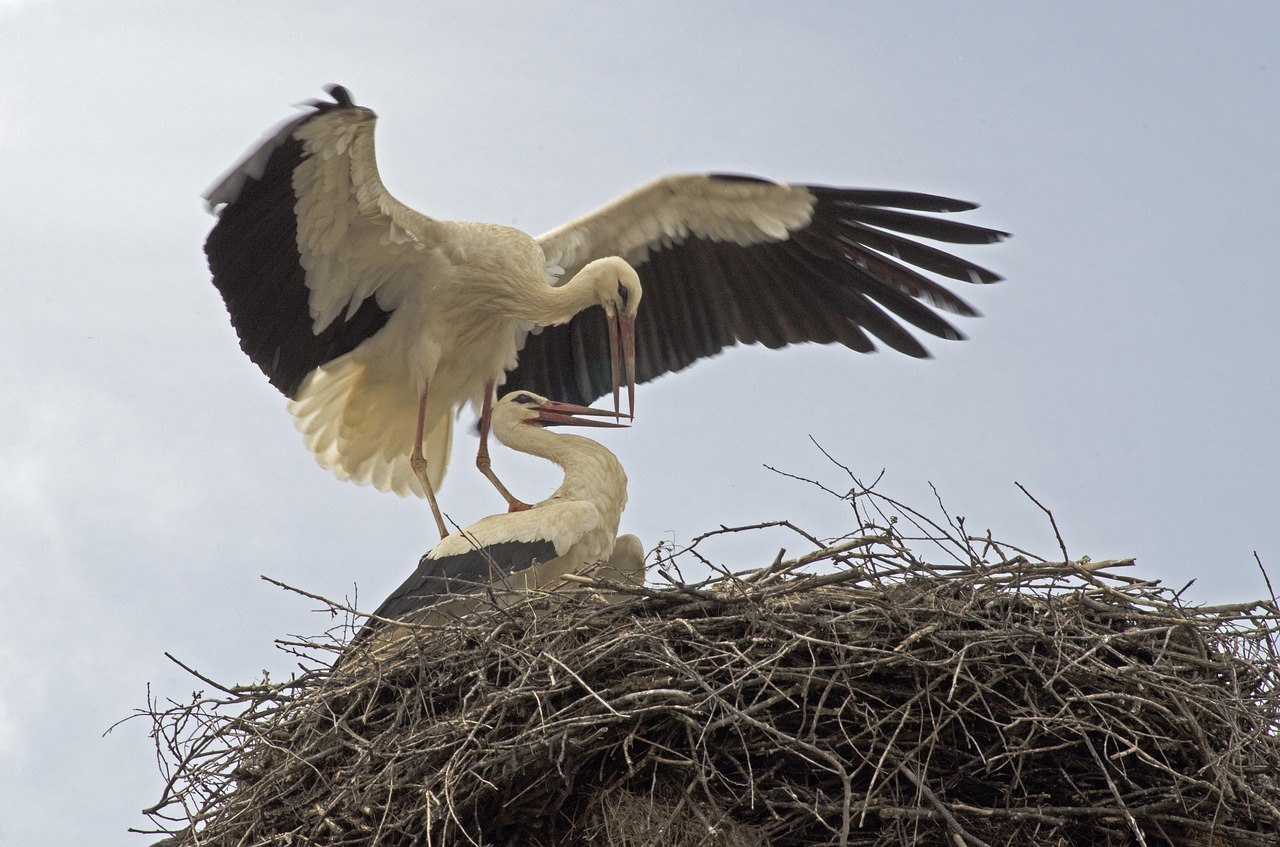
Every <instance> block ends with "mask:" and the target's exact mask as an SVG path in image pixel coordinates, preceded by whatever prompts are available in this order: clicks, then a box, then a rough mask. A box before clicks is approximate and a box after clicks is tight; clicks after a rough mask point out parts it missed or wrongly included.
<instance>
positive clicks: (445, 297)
mask: <svg viewBox="0 0 1280 847" xmlns="http://www.w3.org/2000/svg"><path fill="white" fill-rule="evenodd" d="M327 90H328V91H329V93H330V94H331V95H332V96H333V97H334V100H333V101H332V102H330V101H313V102H312V103H310V104H308V105H309V108H308V111H307V112H306V113H305V114H303V115H302V116H300V117H298V118H295V119H293V120H291V121H289V122H288V123H286V124H284V125H282V126H281V127H279V128H278V129H277V130H276V131H275V132H274V133H273V134H272V135H270V136H269V137H268V138H267V139H265V140H264V141H263V143H262V144H261V145H260V146H259V147H258V148H257V149H256V150H254V151H253V152H252V153H251V154H250V155H249V156H248V157H247V158H245V159H244V160H243V161H242V162H241V163H240V164H238V165H237V166H236V167H235V168H233V169H232V170H231V171H230V172H229V173H228V174H227V175H226V177H224V178H223V180H221V181H220V182H219V183H218V184H217V185H216V186H215V187H214V188H213V189H211V190H210V191H209V193H208V194H207V195H206V199H207V200H208V202H209V205H210V207H211V208H213V209H215V210H217V212H218V222H217V224H216V225H215V226H214V228H213V231H212V232H211V233H210V234H209V238H208V240H207V242H206V244H205V251H206V253H207V255H208V257H209V266H210V269H211V270H212V272H213V280H214V284H215V285H216V286H217V287H218V289H219V291H220V292H221V293H222V296H223V299H224V301H225V302H226V305H227V310H228V312H229V313H230V315H231V321H232V324H233V325H234V326H235V329H236V332H237V334H238V335H239V338H240V344H241V347H242V348H243V349H244V351H245V352H246V353H247V354H248V355H249V357H250V358H251V359H252V360H253V361H254V363H256V364H257V365H258V366H259V367H260V368H261V369H262V370H263V372H264V373H265V374H266V375H267V378H268V379H269V380H270V381H271V383H272V384H273V385H275V386H276V387H277V388H279V389H280V390H281V391H282V392H283V393H284V394H285V395H286V396H287V397H288V398H289V410H290V411H291V412H292V413H293V415H294V416H295V419H296V424H297V426H298V428H299V429H300V430H301V431H302V433H303V434H304V436H305V438H306V443H307V446H308V447H309V448H310V449H311V450H312V451H313V452H314V453H315V455H316V458H317V459H318V460H319V462H320V464H321V465H323V466H325V467H327V468H329V469H330V470H332V471H333V472H334V473H335V474H336V475H337V476H339V477H341V478H345V479H352V480H354V481H356V482H360V483H368V484H372V485H374V486H375V487H377V488H378V489H380V490H384V491H385V490H392V491H395V492H396V493H398V494H401V495H405V494H410V493H412V494H417V495H419V496H426V497H427V498H428V499H429V500H430V502H431V506H432V511H433V514H434V515H435V518H436V523H437V526H438V528H439V529H440V533H441V536H442V537H443V536H444V535H445V534H446V529H445V526H444V521H443V518H442V517H441V515H440V512H439V508H438V506H437V505H436V501H435V496H434V488H435V487H437V486H438V485H439V484H440V481H441V478H442V476H443V473H444V467H445V462H446V461H447V459H448V454H449V445H450V441H451V437H452V422H453V412H454V411H455V410H456V409H457V408H459V407H460V406H462V405H463V404H465V403H468V402H470V403H472V404H473V405H474V406H476V407H477V408H479V409H480V412H481V423H480V432H481V441H480V451H479V453H478V455H477V458H476V463H477V465H478V466H479V467H480V468H481V470H482V471H484V473H485V475H486V476H488V477H489V479H490V480H491V481H493V483H494V485H495V486H497V487H498V489H499V491H501V492H502V493H503V495H504V496H505V497H506V498H507V500H508V503H509V504H510V505H511V508H513V509H517V508H522V507H523V506H524V504H522V503H520V502H519V501H518V500H516V499H515V498H514V497H512V496H511V495H510V493H509V492H507V490H506V489H505V488H504V487H503V486H502V484H501V483H500V482H499V481H498V479H497V477H496V476H495V475H494V474H493V472H492V470H491V468H490V466H489V457H488V450H487V434H488V420H489V414H488V411H489V409H490V407H491V402H492V397H493V394H494V388H495V386H498V385H504V384H505V385H506V386H507V387H508V388H520V389H527V390H531V391H535V392H537V393H539V394H543V395H547V396H551V397H557V398H560V399H562V400H565V401H568V402H573V403H578V404H586V403H589V402H591V401H592V400H594V399H595V398H597V397H600V396H602V395H605V394H608V393H609V392H610V391H611V390H612V392H613V396H614V404H615V410H616V409H617V407H618V396H619V386H620V383H621V381H622V379H623V376H622V374H621V371H622V370H623V369H625V370H626V377H625V378H626V381H627V382H628V388H629V391H628V394H629V397H628V402H629V403H630V404H631V405H630V410H631V412H634V395H633V391H634V383H635V382H645V381H648V380H650V379H654V378H655V377H658V376H660V375H662V374H664V373H667V372H669V371H676V370H680V369H682V368H684V367H686V366H688V365H689V364H691V363H692V362H694V361H696V360H697V359H699V358H703V357H707V356H711V355H714V354H715V353H717V352H719V351H720V350H722V349H723V348H725V347H726V346H730V345H733V344H736V343H739V342H742V343H747V344H753V343H762V344H765V345H766V346H769V347H783V346H786V345H788V344H795V343H800V342H805V341H813V342H818V343H824V344H825V343H833V342H839V343H841V344H843V345H845V346H846V347H849V348H852V349H854V350H858V351H863V352H867V351H871V350H873V349H874V343H873V341H872V337H874V338H876V339H879V340H880V341H881V342H882V343H884V344H887V345H888V346H890V347H893V348H894V349H896V350H900V351H902V352H904V353H906V354H908V355H911V356H917V357H923V356H927V355H928V354H927V352H926V351H925V348H924V347H923V346H921V344H920V343H919V342H918V341H917V340H916V339H915V338H914V337H913V336H912V335H911V333H910V332H908V331H907V329H906V328H904V326H903V324H902V323H900V321H902V322H905V323H907V324H910V325H913V326H915V327H917V328H919V329H922V330H924V331H925V332H928V333H930V334H933V335H936V336H940V337H942V338H951V339H958V338H961V337H962V335H961V334H960V332H959V331H957V330H956V329H955V328H954V327H952V326H951V325H950V324H949V323H947V321H945V320H944V319H943V318H942V317H941V316H939V314H938V313H937V312H935V311H934V309H933V308H930V307H931V306H932V307H936V308H938V309H942V310H946V311H950V312H953V313H956V314H960V315H975V314H976V312H975V311H974V310H973V309H972V308H971V307H970V306H968V304H966V303H965V302H964V301H963V300H962V299H960V298H959V297H957V296H956V295H955V294H953V293H952V292H951V291H949V290H948V289H947V288H946V287H944V286H943V285H941V284H939V283H938V282H937V281H936V280H934V279H933V278H931V277H929V276H926V275H925V274H924V273H921V272H920V271H917V270H914V269H913V268H912V267H910V266H912V265H914V266H915V267H916V268H920V269H921V270H923V271H927V272H930V273H933V274H937V275H940V276H943V277H949V278H952V279H959V280H964V281H968V282H994V281H996V280H998V279H999V278H1000V277H998V276H997V275H996V274H994V273H992V272H991V271H988V270H986V269H984V268H981V267H978V266H977V265H975V264H973V263H971V262H969V261H967V260H965V259H961V258H958V257H956V256H952V255H950V254H948V253H945V252H943V251H941V250H939V249H937V248H935V247H931V246H928V245H925V244H922V243H919V242H917V241H915V240H913V239H911V238H908V237H906V236H920V237H924V238H928V239H931V240H936V241H950V242H959V243H970V244H979V243H990V242H995V241H999V240H1001V239H1002V238H1003V237H1004V236H1005V233H1002V232H999V231H997V230H992V229H987V228H984V227H979V226H974V225H972V224H965V223H960V222H956V221H950V220H945V219H941V218H937V217H931V216H928V215H921V214H917V212H939V213H942V212H957V211H964V210H968V209H972V208H974V204H972V203H966V202H963V201H959V200H951V199H948V198H945V197H936V196H933V195H928V194H918V193H914V192H906V191H881V190H874V189H846V188H828V187H821V186H806V185H787V184H783V183H774V182H769V181H766V180H762V179H757V178H754V177H744V176H727V175H712V174H687V175H682V176H668V177H663V178H661V179H658V180H656V181H655V182H652V183H650V184H648V185H646V186H643V187H641V188H639V189H637V190H635V191H633V192H631V193H630V194H627V195H625V196H623V197H621V198H619V199H618V200H615V201H614V202H612V203H610V204H608V205H606V206H604V207H602V208H600V209H598V210H597V211H595V212H593V213H591V214H589V215H587V216H585V217H583V218H579V219H578V220H576V221H573V222H571V223H568V224H566V225H564V226H562V227H559V228H557V229H555V230H552V231H551V232H549V233H547V234H546V235H543V236H541V237H540V238H537V239H534V238H531V237H530V236H528V235H526V234H525V233H523V232H520V231H519V230H516V229H512V228H510V227H504V226H497V225H494V224H484V223H469V222H456V221H443V220H437V219H435V218H430V217H427V216H426V215H423V214H421V213H419V212H416V211H414V210H413V209H410V208H409V207H407V206H405V205H403V204H402V203H400V202H399V201H397V200H396V199H395V198H394V197H392V196H391V195H390V194H389V193H388V192H387V190H386V188H385V187H383V184H382V180H381V178H380V177H379V175H378V170H377V165H376V161H375V157H374V146H373V130H374V123H375V120H376V118H375V115H374V113H373V112H372V111H370V110H369V109H366V108H363V107H360V106H356V105H355V104H354V103H353V101H352V99H351V96H350V94H349V93H348V92H347V90H346V89H344V88H342V87H341V86H330V87H329V88H328V89H327ZM904 210H906V211H904ZM642 285H643V288H642ZM642 290H643V293H644V299H645V306H644V308H643V309H639V306H640V297H641V293H642ZM596 305H599V306H601V307H603V312H604V316H605V319H604V320H602V319H601V317H600V316H599V313H598V312H596V310H595V309H593V308H591V307H593V306H596Z"/></svg>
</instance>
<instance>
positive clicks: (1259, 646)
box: [148, 513, 1280, 847]
mask: <svg viewBox="0 0 1280 847" xmlns="http://www.w3.org/2000/svg"><path fill="white" fill-rule="evenodd" d="M912 514H913V515H914V513H912ZM915 517H916V518H918V517H919V516H918V515H917V516H915ZM912 524H913V525H914V526H915V527H916V528H917V529H922V530H927V531H925V532H913V534H911V537H908V536H907V535H904V533H903V532H902V531H901V527H902V526H903V524H902V523H900V522H898V521H897V520H896V518H895V519H891V520H864V521H861V522H860V528H859V531H858V532H857V533H855V534H853V535H851V536H848V537H845V538H843V539H837V540H825V541H820V540H819V539H810V540H809V542H806V543H810V542H811V543H812V545H813V547H814V550H813V552H811V553H808V554H805V555H803V556H800V557H799V558H794V559H791V560H785V559H783V557H782V554H779V556H778V558H777V559H775V560H774V562H773V564H772V565H770V566H768V567H765V568H762V569H759V570H755V571H748V572H742V573H736V574H734V573H729V572H721V573H720V574H719V576H717V578H715V579H713V580H710V581H707V582H703V583H699V584H697V585H687V584H683V583H682V582H680V581H679V580H674V579H673V580H672V581H671V584H669V585H667V586H665V587H659V588H643V589H635V588H631V589H627V588H623V587H622V586H616V585H615V586H605V587H606V588H608V589H609V590H611V591H614V592H629V595H628V596H629V598H630V599H627V600H625V601H623V602H613V603H609V602H605V601H604V600H602V599H600V598H598V597H596V596H593V593H592V592H591V591H590V590H589V588H590V587H589V586H584V592H583V593H582V594H581V595H579V596H574V597H573V598H571V599H568V600H563V599H562V598H556V599H554V600H553V599H552V598H545V597H533V598H530V599H529V601H528V602H524V603H521V604H518V605H516V606H514V607H508V608H504V609H499V608H496V607H495V608H493V609H492V610H485V611H481V612H480V613H478V614H475V615H471V616H468V617H467V618H466V619H464V620H459V621H457V622H456V623H455V624H452V625H449V626H446V627H443V628H439V629H423V630H420V631H417V632H416V633H414V634H413V636H412V637H411V638H410V639H409V641H408V642H407V643H406V645H405V647H404V649H403V650H401V651H399V652H397V653H395V654H393V655H391V656H385V657H375V656H370V655H361V654H359V653H348V654H346V655H345V657H344V658H343V659H342V661H340V662H338V663H337V666H336V668H333V667H331V666H332V665H333V664H334V659H335V658H336V657H337V656H340V655H342V645H343V643H344V642H345V641H346V640H347V639H346V638H345V637H343V635H342V634H341V633H339V634H336V635H330V636H326V637H324V638H319V639H316V640H315V641H310V642H294V643H290V644H288V645H287V647H288V649H290V650H293V651H294V652H296V653H298V654H299V655H300V656H301V657H302V658H303V662H302V666H301V667H302V669H301V672H300V673H298V674H297V675H295V677H294V678H292V679H290V680H288V681H287V682H273V683H266V682H263V683H260V684H253V685H245V686H223V685H218V684H216V683H213V682H212V681H211V680H206V682H207V683H208V684H209V685H210V687H211V693H208V694H203V695H200V696H197V698H196V699H195V700H194V701H192V702H188V703H172V702H171V703H167V704H161V703H156V704H153V705H152V707H151V708H150V709H149V710H148V714H149V716H150V718H151V719H152V720H153V721H154V733H155V737H156V740H157V745H158V748H159V750H160V753H161V759H162V762H163V765H164V768H165V771H166V776H167V782H168V784H167V787H166V789H165V792H164V796H163V797H162V799H161V801H160V802H159V803H158V804H157V805H156V806H155V807H153V808H152V809H150V810H148V814H150V815H151V816H152V819H153V820H154V821H156V822H157V824H158V829H157V830H156V832H159V833H164V834H167V835H169V836H170V837H169V838H168V839H166V842H165V843H169V844H184V845H218V847H223V845H225V847H231V845H237V847H247V846H248V845H292V846H293V847H303V846H304V845H306V846H307V847H310V845H316V847H319V845H326V847H338V845H360V847H372V845H387V847H391V845H395V846H396V847H399V845H442V847H443V846H444V845H624V846H626V845H656V844H665V845H678V846H679V847H685V845H733V846H734V847H738V846H739V845H743V846H749V847H755V845H761V847H763V845H811V844H813V845H816V844H838V845H859V846H861V845H886V847H888V846H889V845H892V847H900V846H901V845H950V847H964V846H965V845H970V847H980V845H990V847H997V845H1054V846H1055V847H1064V845H1091V847H1092V845H1114V847H1119V845H1149V847H1156V845H1166V846H1167V847H1183V845H1197V847H1202V846H1203V847H1207V846H1208V845H1218V844H1221V845H1231V847H1255V845H1256V846H1257V847H1263V845H1268V846H1269V845H1276V844H1277V843H1278V841H1280V839H1278V837H1277V833H1278V832H1280V743H1278V741H1277V729H1280V726H1278V722H1280V708H1278V707H1280V686H1278V685H1277V683H1278V682H1280V661H1278V659H1277V651H1276V631H1277V627H1278V626H1280V616H1278V615H1277V609H1276V605H1275V603H1274V601H1268V602H1261V603H1256V604H1241V605H1236V606H1220V607H1204V606H1199V607H1195V606H1188V605H1185V604H1184V603H1183V602H1182V600H1181V599H1180V598H1179V596H1178V595H1177V594H1176V593H1175V592H1173V591H1171V590H1169V589H1166V588H1162V587H1160V586H1159V585H1157V584H1154V583H1151V582H1146V581H1142V580H1139V579H1135V578H1133V577H1131V576H1126V575H1124V574H1126V573H1128V571H1125V570H1123V569H1122V568H1121V566H1122V565H1125V564H1128V563H1125V562H1089V561H1087V560H1084V561H1080V560H1076V561H1071V560H1069V559H1068V557H1067V556H1066V555H1065V550H1064V551H1063V553H1064V555H1063V557H1062V559H1063V560H1062V561H1057V562H1051V561H1044V560H1039V559H1036V558H1035V557H1032V556H1030V555H1025V554H1021V553H1018V552H1017V551H1014V550H1011V549H1010V548H1008V547H1004V546H1001V545H999V544H996V543H994V542H992V541H991V540H990V539H984V540H983V541H982V542H981V543H980V542H978V541H975V540H973V539H970V538H968V537H966V536H965V535H964V534H963V532H962V531H961V528H962V524H956V523H954V522H953V523H951V524H949V525H948V524H946V523H945V522H944V523H943V524H942V525H941V526H939V525H935V524H932V523H929V522H927V521H924V520H923V519H920V520H916V519H913V521H912ZM786 526H790V525H789V524H786ZM792 528H793V529H794V527H792ZM725 531H728V530H725ZM797 532H799V530H797ZM801 534H802V535H803V533H801ZM807 537H808V536H806V538H807ZM922 538H923V539H927V540H928V541H929V542H930V544H931V545H933V551H932V552H934V553H937V552H938V551H939V550H943V551H946V552H948V554H949V555H948V556H939V557H941V558H950V559H951V560H952V561H951V563H950V564H937V563H936V562H935V563H930V562H928V561H926V560H925V559H924V558H923V557H922V556H920V555H918V554H917V553H915V552H913V548H916V549H918V548H920V546H921V545H920V544H919V543H918V542H919V541H920V540H921V539H922ZM926 546H928V545H926ZM681 552H682V555H685V556H697V555H698V552H697V551H696V550H693V551H689V550H686V551H681ZM671 555H673V554H672V553H671V552H670V551H668V552H667V553H665V554H663V556H662V557H661V564H660V567H659V568H658V569H657V570H663V571H667V570H669V568H670V566H671V564H672V560H671V559H670V558H669V556H671ZM939 557H933V558H939ZM675 562H676V563H677V564H678V562H679V559H678V558H677V559H676V560H675ZM339 608H340V607H339ZM349 632H350V629H349V628H348V629H347V634H349Z"/></svg>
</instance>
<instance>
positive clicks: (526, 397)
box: [516, 394, 538, 403]
mask: <svg viewBox="0 0 1280 847" xmlns="http://www.w3.org/2000/svg"><path fill="white" fill-rule="evenodd" d="M516 402H517V403H537V402H538V399H537V398H536V397H534V396H533V395H531V394H521V395H520V396H519V397H517V398H516Z"/></svg>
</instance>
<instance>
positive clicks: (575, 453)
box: [493, 423, 627, 531]
mask: <svg viewBox="0 0 1280 847" xmlns="http://www.w3.org/2000/svg"><path fill="white" fill-rule="evenodd" d="M493 434H494V436H496V437H497V439H498V440H499V441H501V442H502V443H503V444H505V445H507V446H508V447H510V448H511V449H513V450H519V451H520V452H521V453H528V454H530V455H532V456H538V457H539V458H542V459H547V460H549V461H551V462H554V463H556V464H557V465H559V466H560V468H561V470H563V471H564V481H563V482H562V483H560V487H559V488H557V489H556V490H555V493H554V494H552V495H551V497H550V498H548V499H552V500H583V501H586V502H588V503H591V504H593V505H594V506H595V507H596V508H597V509H599V510H600V512H601V514H603V515H605V516H606V517H607V519H608V520H609V521H610V522H612V524H613V529H614V530H615V531H616V530H617V523H618V518H619V516H620V515H621V514H622V508H623V507H624V506H625V505H626V503H627V474H626V472H625V471H624V470H623V469H622V463H621V462H619V461H618V457H617V456H615V455H613V453H611V452H610V451H609V450H608V449H607V448H605V447H604V445H602V444H599V443H598V442H595V441H592V440H591V439H590V438H583V437H582V436H580V435H568V434H565V433H557V432H552V431H551V430H547V429H543V428H542V427H540V426H531V425H529V424H523V423H520V424H516V425H515V426H508V427H498V426H495V427H494V430H493Z"/></svg>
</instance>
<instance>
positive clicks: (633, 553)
mask: <svg viewBox="0 0 1280 847" xmlns="http://www.w3.org/2000/svg"><path fill="white" fill-rule="evenodd" d="M612 414H613V413H612V412H608V411H605V410H603V409H589V408H584V407H582V406H578V405H575V404H569V403H559V402H555V401H552V400H548V399H547V398H545V397H540V396H538V395H536V394H534V393H533V392H529V391H515V392H511V393H510V394H507V395H505V396H504V397H503V398H502V399H501V400H499V401H498V402H497V403H496V404H495V405H494V406H493V411H492V419H493V434H494V436H495V437H496V438H497V439H498V440H499V441H501V442H502V443H503V444H505V445H507V446H508V447H510V448H512V449H514V450H519V451H520V452H522V453H528V454H530V455H533V456H538V457H541V458H544V459H548V460H550V461H552V462H555V463H556V464H557V465H559V466H560V468H561V469H562V470H563V471H564V481H563V482H562V483H561V484H560V487H559V488H557V489H556V490H555V493H553V494H552V495H551V496H550V497H548V498H547V499H545V500H542V501H541V502H539V503H535V504H534V505H533V506H531V507H530V508H529V509H528V510H525V511H517V512H514V513H508V514H502V515H490V516H489V517H487V518H482V519H481V520H479V521H476V522H475V523H473V524H471V525H470V526H468V527H466V528H465V529H463V530H462V531H460V532H457V533H454V534H453V535H450V536H449V537H447V538H445V539H443V540H442V541H441V542H440V543H439V544H437V545H436V546H435V547H434V548H432V549H431V551H430V552H428V553H427V554H426V555H425V556H423V557H422V561H421V562H419V563H418V568H417V570H415V571H414V573H413V574H412V575H410V577H409V578H408V579H406V580H405V581H404V583H403V584H402V585H401V586H400V587H399V588H397V589H396V590H395V591H394V592H392V593H391V595H390V596H389V597H387V599H386V600H384V601H383V602H382V605H381V606H379V607H378V609H377V611H375V612H374V614H373V620H371V621H370V623H369V624H367V625H366V626H365V628H364V629H363V630H361V632H360V633H359V634H358V635H357V636H356V639H355V641H354V642H353V643H359V642H362V641H364V640H365V639H367V638H369V637H371V636H372V635H373V634H374V633H379V636H378V638H379V643H382V642H385V641H387V640H389V639H391V638H393V637H394V635H395V633H394V628H390V629H388V628H387V627H386V624H385V621H388V620H393V621H409V622H413V623H417V624H436V623H440V622H442V621H445V620H448V619H450V618H453V617H457V616H458V615H461V614H464V613H465V612H467V611H469V610H471V609H474V608H476V607H478V606H479V605H482V604H484V603H485V602H488V599H489V597H490V595H491V594H492V595H493V596H495V597H497V599H498V600H499V602H502V603H507V602H511V601H512V600H514V599H516V598H518V597H520V596H523V594H524V593H526V592H529V591H549V592H551V591H556V590H557V589H563V588H564V587H565V586H564V579H563V577H564V576H565V575H566V574H573V573H584V572H590V573H592V574H593V575H596V576H603V577H607V578H610V579H613V580H614V581H618V582H622V583H631V584H637V585H638V584H643V582H644V548H643V547H642V546H641V544H640V539H638V538H636V537H635V536H634V535H624V536H622V537H621V538H619V537H618V522H619V521H620V519H621V517H622V510H623V508H624V507H625V506H626V503H627V475H626V472H625V471H623V469H622V465H621V464H620V463H619V462H618V459H617V457H616V456H614V455H613V453H612V452H610V451H609V450H608V449H606V448H605V447H604V446H602V445H601V444H598V443H597V442H595V441H593V440H591V439H589V438H583V437H581V436H576V435H565V434H558V433H551V432H547V431H546V430H545V427H550V426H559V425H570V426H607V427H614V426H625V424H615V423H611V422H607V421H592V420H584V419H583V418H582V417H581V416H584V415H596V416H600V415H612ZM379 619H381V620H379ZM375 649H378V648H377V647H376V646H375Z"/></svg>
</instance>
